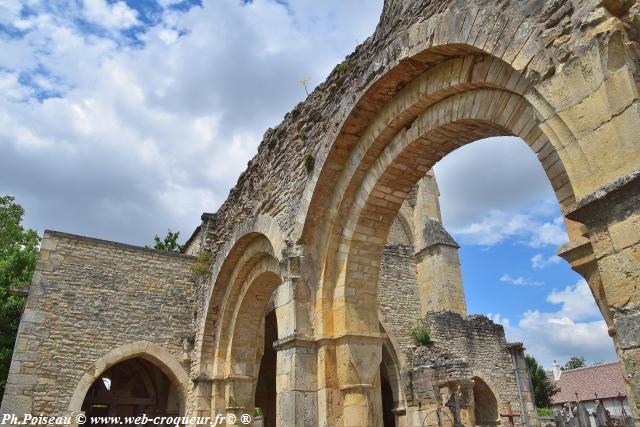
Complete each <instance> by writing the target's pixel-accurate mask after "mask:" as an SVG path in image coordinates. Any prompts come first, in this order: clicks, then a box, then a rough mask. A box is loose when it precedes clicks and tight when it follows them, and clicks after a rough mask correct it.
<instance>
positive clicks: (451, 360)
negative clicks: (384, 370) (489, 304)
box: [407, 312, 537, 426]
mask: <svg viewBox="0 0 640 427" xmlns="http://www.w3.org/2000/svg"><path fill="white" fill-rule="evenodd" d="M424 322H425V325H427V326H428V327H429V329H430V331H431V338H432V340H433V345H432V346H430V347H427V346H420V347H418V348H416V350H415V352H414V354H413V357H412V358H411V365H412V368H411V369H412V374H411V382H410V384H409V390H408V393H407V395H408V398H407V400H408V401H409V404H410V405H411V406H414V407H416V406H419V405H421V404H424V403H425V402H433V401H436V400H438V398H439V390H438V389H439V388H441V387H444V386H450V385H452V384H462V385H463V388H464V384H469V385H470V386H471V387H472V385H473V383H471V381H473V380H474V379H478V378H479V379H480V380H482V381H483V382H484V383H486V384H487V385H488V386H489V388H490V389H491V391H492V392H493V394H494V395H495V397H496V399H497V404H498V408H497V409H498V412H504V411H506V406H507V404H508V403H511V405H512V408H513V410H514V411H516V412H520V408H521V406H520V395H523V400H524V403H525V408H526V411H527V416H528V424H529V425H536V422H537V417H536V415H535V409H534V407H533V406H532V405H531V404H529V403H530V402H531V401H532V399H531V396H530V387H529V381H530V380H529V377H528V374H527V375H526V376H525V377H522V376H521V378H519V381H520V382H521V383H522V385H521V390H520V391H519V390H518V387H519V386H518V380H517V379H516V376H515V375H514V369H515V366H514V362H513V359H512V353H513V349H512V347H513V346H514V344H509V343H507V342H506V340H505V336H504V328H503V327H502V326H501V325H498V324H495V323H493V322H492V321H491V320H489V319H488V318H487V317H485V316H480V315H473V316H468V317H462V316H461V315H459V314H457V313H453V312H440V313H431V314H429V315H427V316H426V317H425V319H424ZM518 346H519V345H516V347H518ZM519 374H520V375H521V374H522V372H519ZM467 399H468V400H471V401H472V397H470V396H467ZM442 403H444V402H442ZM515 421H516V424H517V423H520V422H522V420H521V419H520V418H519V417H518V418H516V420H515ZM502 424H503V425H505V426H506V425H508V422H507V420H506V419H503V420H502Z"/></svg>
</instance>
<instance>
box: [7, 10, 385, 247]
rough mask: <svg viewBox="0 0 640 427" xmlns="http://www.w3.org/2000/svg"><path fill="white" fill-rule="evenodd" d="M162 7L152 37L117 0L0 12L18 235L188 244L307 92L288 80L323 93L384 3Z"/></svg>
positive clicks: (136, 13)
mask: <svg viewBox="0 0 640 427" xmlns="http://www.w3.org/2000/svg"><path fill="white" fill-rule="evenodd" d="M161 3H162V4H158V5H156V7H157V11H156V12H154V14H156V15H154V20H153V22H157V23H155V24H154V26H153V27H149V26H143V21H144V20H143V18H144V17H145V16H144V15H143V13H144V12H143V11H142V9H139V10H135V9H134V8H133V7H134V6H133V5H132V6H127V4H126V3H124V2H123V1H117V2H107V1H105V0H85V1H84V2H82V5H83V6H84V7H82V8H81V9H78V10H76V9H74V8H73V7H72V6H70V4H69V3H66V2H56V1H53V0H52V1H47V2H45V1H37V0H32V1H30V3H29V7H30V10H31V13H29V14H26V15H25V14H22V13H21V10H22V7H23V4H22V3H21V2H19V1H13V0H9V1H7V2H0V24H2V26H3V27H5V28H10V29H22V30H21V31H15V34H13V33H12V34H11V35H9V36H3V37H2V38H0V49H2V50H3V52H5V53H7V55H0V70H2V71H0V87H1V88H2V90H0V152H1V155H0V183H1V184H0V194H4V193H8V194H14V195H16V196H17V198H18V201H19V202H20V203H22V204H23V205H24V206H25V208H26V210H27V214H26V218H25V220H26V223H27V225H28V226H30V227H34V228H37V229H39V230H40V231H42V230H43V229H44V228H51V229H58V230H63V231H68V232H72V233H79V234H86V235H92V236H96V237H102V238H107V239H113V240H120V241H125V242H129V243H136V244H145V243H149V242H150V240H151V238H152V237H153V235H154V234H155V233H163V232H164V230H166V229H167V228H169V227H170V228H172V229H174V230H176V229H177V230H181V231H182V235H183V236H184V237H187V236H188V235H189V233H190V232H191V231H192V230H193V229H194V228H195V226H196V225H197V224H198V223H199V220H200V214H201V213H202V212H203V211H207V212H211V211H215V210H216V209H217V208H218V206H219V205H220V203H221V202H222V201H224V199H225V198H226V197H227V195H228V192H229V189H230V188H231V187H232V186H233V185H234V184H235V182H236V180H237V177H238V175H239V174H240V172H242V171H243V170H244V169H245V167H246V164H247V161H248V160H249V159H250V158H251V157H252V156H253V155H254V154H255V152H256V148H257V145H258V143H259V142H260V140H261V138H262V135H263V133H264V132H265V130H266V129H267V128H269V127H272V126H274V125H276V124H277V123H279V122H280V121H281V120H282V117H283V115H284V114H285V113H286V112H287V111H289V110H290V109H291V108H292V107H293V106H294V105H295V104H296V103H297V102H299V101H300V100H302V99H303V98H304V97H305V92H304V89H303V88H302V87H301V85H300V84H299V83H298V81H299V80H300V79H301V78H302V77H304V76H307V75H308V76H310V77H311V80H310V82H309V87H310V88H313V87H314V86H315V85H317V84H319V83H320V82H322V81H323V80H324V79H325V78H326V76H327V75H328V73H329V72H330V71H331V69H332V68H333V67H334V65H335V64H336V63H339V62H341V61H342V60H343V59H344V57H345V55H347V54H348V53H350V52H351V51H352V50H353V49H354V48H355V46H356V43H357V41H360V42H361V41H363V40H364V39H365V38H366V37H368V36H369V35H370V34H371V33H372V32H373V30H374V28H375V24H376V23H377V19H378V16H379V13H380V10H381V8H382V1H378V2H376V3H375V6H376V7H373V6H371V7H367V8H362V7H361V4H360V2H359V1H356V0H350V1H342V0H331V1H326V2H321V4H320V3H315V2H311V3H310V2H305V1H293V2H288V4H286V5H285V4H282V2H276V1H275V0H255V1H253V2H251V3H249V4H247V5H244V4H243V2H240V1H237V0H216V1H204V2H203V5H202V7H200V6H194V7H192V8H191V9H190V10H188V11H184V10H179V9H176V8H171V7H168V6H170V5H171V4H175V3H176V2H174V1H172V0H166V1H162V2H161ZM163 6H167V7H166V8H164V9H163V8H162V7H163ZM354 16H358V19H353V17H354ZM83 20H84V21H87V20H88V21H90V23H92V24H93V25H84V24H82V25H81V24H79V22H81V21H83ZM94 27H95V28H94ZM132 27H135V28H136V37H137V41H136V42H135V43H133V40H131V39H130V38H128V37H130V36H129V35H128V34H129V33H127V32H125V31H123V30H130V29H131V28H132ZM100 29H103V30H100ZM1 31H2V30H1V29H0V32H1Z"/></svg>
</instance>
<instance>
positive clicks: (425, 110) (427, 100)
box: [302, 46, 575, 331]
mask: <svg viewBox="0 0 640 427" xmlns="http://www.w3.org/2000/svg"><path fill="white" fill-rule="evenodd" d="M456 49H457V52H458V53H460V52H461V49H462V47H460V46H456ZM466 53H467V55H463V56H461V57H454V58H451V59H447V60H444V61H443V62H441V63H439V64H438V65H435V66H434V67H432V68H430V69H428V70H427V71H425V72H424V73H423V74H421V75H419V76H418V77H417V78H416V79H415V80H413V81H411V82H408V83H407V84H406V85H405V86H404V88H403V89H401V90H400V91H399V92H398V93H397V94H396V95H395V97H393V98H391V99H389V100H388V102H387V103H386V104H385V105H383V106H382V107H381V108H380V110H379V111H378V114H377V115H376V116H373V118H372V119H371V122H369V123H367V124H368V127H364V125H363V124H361V125H360V127H361V128H362V129H360V130H359V132H358V137H357V138H356V137H354V133H353V131H354V126H355V125H356V124H355V123H350V122H351V121H361V117H360V116H361V114H360V111H359V110H358V109H357V107H356V109H355V110H354V112H353V115H355V116H357V118H354V119H353V120H351V117H350V118H348V119H347V122H346V123H345V125H344V127H343V131H344V135H339V136H338V138H337V139H336V141H335V142H334V145H333V147H332V150H331V151H330V152H329V154H328V158H327V160H326V162H325V164H327V165H331V167H326V168H322V169H321V170H320V172H318V173H317V174H316V175H315V176H314V179H315V182H314V184H313V187H309V188H314V189H319V188H325V189H324V190H323V191H320V190H318V191H316V192H314V193H313V196H312V197H311V198H310V199H311V204H310V206H309V210H308V211H307V217H306V218H305V227H304V229H303V231H302V241H304V242H305V243H308V244H310V247H311V250H312V252H313V253H317V254H318V258H319V259H320V260H321V262H322V266H321V267H322V268H321V270H320V271H319V272H318V274H317V277H320V282H321V285H324V284H327V283H329V284H330V287H329V288H327V289H325V292H323V293H322V299H323V300H322V301H321V304H322V305H326V304H331V303H332V301H333V294H334V292H335V290H334V288H333V284H337V283H344V282H345V279H346V276H345V275H346V273H347V270H346V268H345V267H344V264H345V263H346V261H347V258H348V255H347V254H348V253H349V252H350V249H349V248H350V247H351V244H352V243H353V241H354V238H353V237H354V234H355V236H356V239H357V237H358V235H357V234H356V233H358V231H356V228H357V222H358V221H359V220H360V219H361V218H363V216H362V214H363V213H364V212H365V211H366V209H363V208H364V206H365V205H367V204H368V203H378V204H383V205H388V206H380V207H379V209H377V210H378V211H383V210H384V213H385V215H386V216H389V215H391V214H393V216H394V217H395V214H397V212H398V207H399V206H400V204H401V203H402V201H403V200H404V198H405V197H406V194H407V192H408V190H409V188H410V187H408V185H413V184H415V183H416V182H417V179H418V178H419V177H420V176H422V175H424V173H426V171H427V170H428V169H429V168H430V167H431V166H432V165H433V164H434V163H435V162H436V161H437V160H439V159H440V158H442V157H443V156H444V155H446V154H447V153H448V152H451V151H453V150H454V149H456V148H457V147H458V146H460V145H462V144H464V143H468V142H471V141H473V140H477V139H481V138H483V137H488V136H496V135H516V136H520V137H521V138H522V139H524V140H525V141H526V142H528V144H529V146H530V147H531V148H532V150H533V151H534V152H535V153H536V154H537V155H538V157H539V159H540V161H541V163H542V165H543V167H544V168H545V171H546V173H547V176H548V177H549V179H550V182H551V183H552V186H553V187H554V189H555V191H556V195H557V198H558V200H559V202H560V203H561V206H568V205H570V204H571V203H573V202H574V201H575V197H574V194H573V189H572V185H571V182H570V180H569V177H568V174H567V171H566V170H565V167H564V162H563V160H562V159H561V158H560V156H559V154H558V151H557V150H556V148H555V147H554V146H553V145H552V143H551V142H550V141H549V139H548V138H547V136H546V135H545V133H543V131H542V130H541V128H540V122H539V121H538V112H537V110H535V109H534V108H533V107H532V105H531V104H530V103H529V102H528V101H527V99H526V98H525V95H526V94H527V93H529V92H530V91H531V90H532V89H531V84H530V83H529V82H528V80H527V79H526V77H525V76H524V75H522V73H519V72H518V71H516V70H515V69H513V67H511V66H510V65H509V64H506V63H505V62H504V61H502V60H500V59H498V58H495V57H491V56H489V55H487V54H481V53H479V52H478V51H477V50H476V51H474V50H467V51H466ZM443 76H445V77H443ZM385 77H386V76H385ZM385 77H383V78H382V79H384V78H385ZM365 97H366V95H365ZM346 129H348V131H349V133H348V134H347V131H346ZM401 141H404V143H402V142H401ZM405 150H406V151H405ZM345 153H347V154H345ZM401 154H403V155H404V156H405V157H412V159H411V162H410V163H407V164H403V163H402V161H400V162H397V161H396V162H395V163H394V160H395V159H396V158H397V157H398V156H400V155H401ZM406 160H409V159H406ZM337 165H342V167H338V166H337ZM385 168H396V171H395V173H396V175H397V174H398V173H399V171H403V173H404V172H406V171H407V170H408V169H411V170H410V171H409V172H410V173H406V174H405V176H403V177H401V178H400V177H397V178H398V179H402V180H403V181H404V183H402V184H401V185H399V186H398V187H397V188H393V189H392V190H391V191H390V192H389V193H386V194H385V193H384V191H385V190H389V189H391V188H392V187H390V186H389V185H384V183H382V182H378V180H379V179H380V178H381V177H382V176H383V174H384V171H385ZM416 172H417V173H416ZM414 175H415V176H414ZM325 180H327V181H326V182H325ZM329 181H330V182H331V184H330V185H329ZM376 185H378V187H376V188H375V189H374V186H376ZM327 186H328V187H329V188H332V191H326V187H327ZM374 190H375V191H376V193H375V194H376V195H375V196H374V199H377V201H375V200H369V197H370V196H371V194H373V192H374ZM385 198H386V199H385ZM388 199H390V200H388ZM391 205H393V206H391ZM371 213H372V212H369V214H371ZM374 215H375V214H374ZM329 216H330V217H331V218H334V217H335V218H337V220H329V218H328V217H329ZM323 218H324V219H323ZM387 222H388V220H387ZM361 227H365V228H368V229H371V228H372V227H375V228H376V231H380V233H378V234H379V235H378V234H377V235H376V236H367V238H368V239H373V240H375V241H376V242H375V243H374V246H376V249H375V250H377V249H378V248H377V246H379V241H380V239H382V238H383V236H382V234H384V233H385V232H386V230H387V229H388V224H387V223H386V222H385V223H384V224H379V223H377V222H376V221H373V220H372V218H369V222H368V223H367V225H364V224H361ZM569 232H570V233H573V234H575V233H574V232H573V230H572V229H571V228H570V230H569ZM367 243H368V244H369V243H371V241H368V242H367ZM358 250H359V249H356V252H357V251H358ZM375 250H374V252H375ZM336 253H338V254H339V255H338V256H337V257H334V254H336ZM337 259H338V260H337ZM340 276H342V277H340ZM367 277H368V278H371V277H374V276H371V275H368V276H367ZM368 281H369V282H374V280H368ZM337 286H340V285H337ZM370 314H371V312H370ZM370 317H372V316H370ZM371 320H372V321H373V320H374V318H373V317H372V318H371ZM316 327H319V329H320V330H325V331H326V330H331V329H333V328H334V325H326V324H320V325H316Z"/></svg>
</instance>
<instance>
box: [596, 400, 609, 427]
mask: <svg viewBox="0 0 640 427" xmlns="http://www.w3.org/2000/svg"><path fill="white" fill-rule="evenodd" d="M593 415H594V417H595V419H596V426H597V427H607V426H609V425H610V424H609V423H610V420H609V416H608V414H607V411H606V409H604V405H603V404H602V401H600V400H596V410H595V412H594V413H593Z"/></svg>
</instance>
